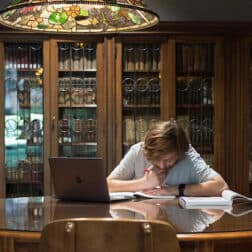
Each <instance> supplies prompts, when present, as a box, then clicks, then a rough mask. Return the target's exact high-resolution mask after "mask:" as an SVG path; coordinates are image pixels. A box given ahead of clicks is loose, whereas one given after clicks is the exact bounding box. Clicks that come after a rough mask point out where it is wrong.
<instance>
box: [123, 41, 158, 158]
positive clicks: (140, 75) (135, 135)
mask: <svg viewBox="0 0 252 252" xmlns="http://www.w3.org/2000/svg"><path fill="white" fill-rule="evenodd" d="M159 61H160V45H159V44H156V43H149V44H124V46H123V62H122V65H123V66H122V68H123V72H122V100H123V104H122V105H123V107H122V110H123V112H122V113H123V129H122V132H123V139H122V143H123V153H122V154H123V155H124V154H125V153H126V152H127V151H128V149H129V148H130V146H131V145H133V144H135V143H136V142H139V141H142V140H143V139H144V135H145V133H146V132H147V130H148V129H149V127H151V125H152V124H153V123H155V121H157V120H160V89H161V88H160V87H161V78H160V73H159V71H160V64H159Z"/></svg>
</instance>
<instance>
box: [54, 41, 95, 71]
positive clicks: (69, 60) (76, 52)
mask: <svg viewBox="0 0 252 252" xmlns="http://www.w3.org/2000/svg"><path fill="white" fill-rule="evenodd" d="M58 52H59V70H95V69H96V48H95V45H93V46H92V45H90V46H88V47H76V46H74V45H70V46H69V45H67V44H64V45H60V46H59V51H58Z"/></svg>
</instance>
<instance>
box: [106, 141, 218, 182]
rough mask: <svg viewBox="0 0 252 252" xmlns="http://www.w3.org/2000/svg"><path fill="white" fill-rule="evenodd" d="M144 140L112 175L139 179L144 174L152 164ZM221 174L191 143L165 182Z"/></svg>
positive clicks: (134, 146)
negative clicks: (207, 162)
mask: <svg viewBox="0 0 252 252" xmlns="http://www.w3.org/2000/svg"><path fill="white" fill-rule="evenodd" d="M141 144H142V142H140V143H137V144H135V145H133V146H132V147H131V148H130V150H129V151H128V152H127V153H126V155H125V156H124V158H123V159H122V160H121V162H120V163H119V165H118V166H117V167H116V168H115V169H114V170H113V171H112V172H111V176H113V177H114V178H117V179H121V180H130V179H138V178H141V177H143V176H144V168H148V167H150V166H151V163H150V162H149V161H148V160H147V159H146V158H145V156H144V154H143V150H142V147H141ZM216 175H219V174H218V173H217V172H216V171H214V170H213V169H212V168H210V167H209V165H207V164H206V162H205V161H204V159H203V158H202V157H201V156H200V154H199V153H198V152H197V151H196V150H195V149H194V148H193V147H192V146H191V145H190V147H189V150H188V151H187V152H186V155H185V157H184V158H183V159H182V160H180V161H179V162H177V163H176V164H175V165H174V166H173V167H172V168H171V169H170V170H169V172H168V174H167V176H166V179H165V181H164V184H166V185H169V186H175V185H178V184H196V183H201V182H204V181H207V180H210V179H212V178H213V177H215V176H216Z"/></svg>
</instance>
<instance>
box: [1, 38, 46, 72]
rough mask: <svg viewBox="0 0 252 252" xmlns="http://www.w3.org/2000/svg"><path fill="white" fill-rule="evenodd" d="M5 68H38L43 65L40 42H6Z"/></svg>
mask: <svg viewBox="0 0 252 252" xmlns="http://www.w3.org/2000/svg"><path fill="white" fill-rule="evenodd" d="M4 53H5V69H38V68H41V67H42V58H43V57H42V46H41V45H40V44H33V43H32V44H30V43H28V44H25V45H22V44H18V45H17V44H6V46H5V51H4Z"/></svg>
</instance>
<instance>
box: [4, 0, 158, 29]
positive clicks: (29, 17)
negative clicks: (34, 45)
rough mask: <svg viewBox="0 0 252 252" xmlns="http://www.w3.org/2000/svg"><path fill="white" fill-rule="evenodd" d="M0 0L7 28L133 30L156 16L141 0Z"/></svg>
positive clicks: (146, 25)
mask: <svg viewBox="0 0 252 252" xmlns="http://www.w3.org/2000/svg"><path fill="white" fill-rule="evenodd" d="M2 1H3V2H2ZM0 2H2V3H0V23H1V24H2V25H5V26H8V27H10V28H15V29H21V30H28V31H37V32H49V33H55V32H57V33H58V32H60V33H84V32H85V33H87V32H91V33H93V32H120V31H135V30H140V29H145V28H148V27H151V26H153V25H156V24H157V23H158V22H159V17H158V15H157V14H156V13H154V12H153V11H151V10H149V9H147V8H146V7H145V5H144V3H143V1H142V0H117V1H116V0H89V1H84V0H75V1H74V0H65V1H63V0H41V1H38V0H10V1H4V0H1V1H0Z"/></svg>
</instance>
